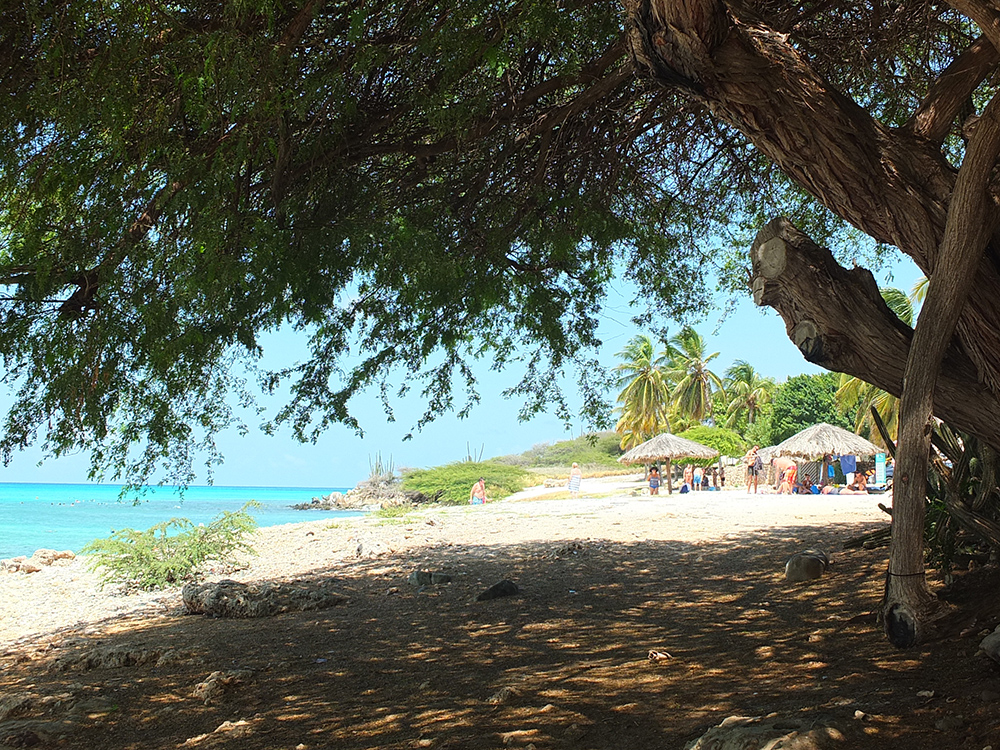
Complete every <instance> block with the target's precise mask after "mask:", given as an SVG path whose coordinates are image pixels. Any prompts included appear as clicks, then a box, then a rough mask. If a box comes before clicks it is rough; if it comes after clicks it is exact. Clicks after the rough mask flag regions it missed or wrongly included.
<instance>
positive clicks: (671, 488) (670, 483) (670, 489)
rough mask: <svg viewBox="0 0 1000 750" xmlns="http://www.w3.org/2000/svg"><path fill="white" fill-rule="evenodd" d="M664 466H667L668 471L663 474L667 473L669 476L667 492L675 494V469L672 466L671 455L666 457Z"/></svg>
mask: <svg viewBox="0 0 1000 750" xmlns="http://www.w3.org/2000/svg"><path fill="white" fill-rule="evenodd" d="M664 466H665V467H666V471H664V472H663V474H664V475H666V477H667V494H668V495H673V494H674V481H673V477H672V476H671V475H672V474H673V470H672V469H671V468H670V456H667V457H666V459H664Z"/></svg>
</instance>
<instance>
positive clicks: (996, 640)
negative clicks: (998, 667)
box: [979, 625, 1000, 662]
mask: <svg viewBox="0 0 1000 750" xmlns="http://www.w3.org/2000/svg"><path fill="white" fill-rule="evenodd" d="M979 650H980V651H982V652H983V653H984V654H986V655H987V656H988V657H990V658H991V659H992V660H993V661H996V662H1000V625H998V626H997V628H996V630H994V631H993V632H992V633H990V634H989V635H988V636H986V637H985V638H983V640H982V641H981V642H980V644H979Z"/></svg>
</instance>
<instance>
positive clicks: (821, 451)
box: [619, 422, 884, 460]
mask: <svg viewBox="0 0 1000 750" xmlns="http://www.w3.org/2000/svg"><path fill="white" fill-rule="evenodd" d="M882 452H884V451H883V449H882V448H879V447H878V446H877V445H875V443H873V442H871V441H870V440H866V439H865V438H863V437H861V436H860V435H856V434H854V433H853V432H851V431H850V430H845V429H844V428H843V427H835V426H834V425H832V424H827V423H826V422H820V423H819V424H817V425H813V426H812V427H807V428H806V429H804V430H802V431H801V432H797V433H795V434H794V435H792V436H791V437H790V438H788V439H787V440H784V441H782V442H780V443H778V444H777V445H775V446H772V447H770V448H766V449H764V450H762V451H761V454H766V455H767V456H769V457H777V456H791V457H793V458H808V459H818V458H822V457H823V456H824V455H825V454H827V453H832V454H838V455H846V456H874V455H875V454H877V453H882ZM619 460H620V459H619Z"/></svg>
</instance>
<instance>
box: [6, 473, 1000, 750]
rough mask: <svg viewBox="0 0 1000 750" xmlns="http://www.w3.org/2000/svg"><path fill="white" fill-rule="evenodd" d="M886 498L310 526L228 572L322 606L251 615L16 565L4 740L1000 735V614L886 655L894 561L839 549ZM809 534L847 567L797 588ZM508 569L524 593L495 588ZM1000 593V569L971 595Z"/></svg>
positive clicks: (80, 570)
mask: <svg viewBox="0 0 1000 750" xmlns="http://www.w3.org/2000/svg"><path fill="white" fill-rule="evenodd" d="M880 502H882V503H886V504H887V503H888V498H887V497H886V496H885V495H866V496H862V495H851V496H830V495H806V496H798V495H795V496H789V495H774V494H764V493H761V494H757V495H747V494H746V493H745V492H742V491H739V490H729V491H722V492H704V493H689V494H684V495H680V494H674V495H671V496H668V495H660V496H658V497H650V496H649V495H648V491H644V487H643V484H642V482H641V480H640V479H639V478H638V477H633V478H628V479H622V478H620V477H619V478H613V479H603V480H596V479H589V480H585V481H584V484H583V487H582V491H581V496H580V497H579V498H573V499H570V498H569V497H568V496H567V493H566V491H565V490H564V489H563V488H561V487H560V488H557V489H549V490H546V489H544V488H532V489H530V490H527V491H524V492H522V493H519V494H518V495H515V496H512V497H510V498H508V499H506V500H503V501H500V502H495V503H489V504H487V505H485V506H467V505H466V506H460V507H444V508H440V507H428V508H422V509H417V510H414V511H413V512H412V513H408V514H407V515H405V516H403V517H377V516H367V517H362V518H349V519H342V520H339V521H336V522H331V521H330V520H329V519H323V520H315V521H308V520H307V521H304V522H302V523H295V524H290V525H287V526H279V527H272V528H267V529H263V530H260V531H259V533H257V534H256V536H255V539H254V543H255V546H256V548H257V550H258V552H259V554H258V555H257V556H255V557H253V558H251V559H249V560H248V561H247V564H246V566H245V567H243V568H242V569H240V570H237V571H234V572H227V571H215V572H214V573H212V574H211V575H210V579H211V578H214V579H220V578H231V579H236V580H238V581H245V582H248V583H250V582H267V583H268V585H269V586H270V584H271V582H274V583H277V584H282V586H278V587H277V588H282V590H289V591H297V592H301V593H302V594H303V595H304V598H303V599H300V600H299V601H300V602H310V601H319V600H322V601H323V602H324V604H323V606H322V607H309V606H300V607H297V608H296V607H289V608H288V609H279V610H278V611H272V612H270V613H268V614H266V616H261V617H250V618H246V619H243V618H231V617H218V618H215V617H206V616H201V615H186V614H185V613H184V610H183V607H182V602H181V597H180V592H179V589H173V590H169V591H163V592H155V593H145V594H124V593H123V592H120V591H117V590H115V589H101V588H100V586H99V585H98V580H97V578H96V576H95V575H94V573H93V572H92V571H89V570H87V568H86V565H85V561H83V560H79V559H77V560H73V561H72V562H69V563H62V562H57V563H56V564H55V565H53V566H51V567H47V568H45V569H44V570H42V571H41V572H38V573H31V574H6V575H0V623H2V625H0V628H2V630H0V656H2V657H3V658H0V694H2V695H4V696H6V697H5V700H4V702H2V703H0V745H5V746H6V745H10V746H15V747H29V746H40V747H67V748H87V750H149V748H161V747H162V748H177V747H185V748H187V747H194V748H206V749H215V748H230V747H233V748H235V747H238V748H240V750H274V749H275V748H289V749H291V748H297V749H298V750H312V748H326V747H336V748H338V750H376V749H377V750H413V749H414V748H439V749H440V750H445V749H447V750H465V748H480V747H481V748H498V749H499V748H504V749H507V748H521V749H522V750H529V749H530V748H534V750H581V749H582V750H618V749H619V748H622V747H637V748H647V747H649V748H654V747H655V748H659V747H662V748H684V747H686V746H687V745H688V744H689V743H691V742H692V741H694V740H695V739H697V738H698V737H702V736H704V735H705V733H706V732H707V731H710V729H711V728H712V727H716V726H718V725H720V724H721V723H722V722H723V721H724V720H726V719H727V717H731V716H744V717H754V716H758V717H767V716H771V717H775V718H774V722H775V724H774V727H773V728H774V729H775V730H776V731H779V730H780V731H779V733H780V732H786V733H787V732H788V731H789V728H790V727H791V728H793V730H792V731H797V730H794V727H801V728H803V731H808V732H811V731H812V729H809V728H810V727H813V728H815V727H822V728H824V729H822V731H823V732H827V731H828V732H829V733H832V734H830V735H829V736H831V737H832V736H834V735H835V736H836V737H840V738H842V741H840V742H837V743H835V744H833V745H829V747H851V748H858V749H863V750H868V749H869V748H870V749H871V750H884V748H896V747H906V748H912V749H913V750H938V749H939V748H941V747H968V748H972V749H973V750H982V748H984V747H986V746H988V745H991V743H992V746H996V744H995V742H993V741H994V740H995V738H996V736H997V734H996V732H997V731H1000V729H998V728H1000V691H997V690H996V665H995V663H993V662H992V661H991V660H990V659H989V658H988V657H986V656H983V655H982V654H981V653H980V652H979V650H978V643H979V641H980V640H981V639H982V637H983V636H984V634H988V633H989V632H990V631H991V629H992V628H993V627H994V626H995V625H996V624H997V623H998V622H1000V614H998V613H993V611H992V610H990V611H978V612H975V613H971V614H970V616H975V617H976V618H977V619H975V620H972V621H970V622H964V621H963V622H962V623H961V626H960V628H959V630H960V631H961V632H958V631H955V632H954V634H953V637H951V638H948V639H946V640H944V641H940V642H936V643H933V644H929V645H928V646H927V647H926V648H921V649H915V650H910V651H897V650H894V649H893V648H892V647H891V646H889V644H888V643H887V641H886V640H885V637H884V635H883V634H882V633H881V628H880V625H879V623H878V621H877V617H876V612H877V610H878V607H879V600H880V597H881V593H882V591H883V588H884V585H885V571H886V559H887V550H886V549H885V548H872V549H869V548H855V547H852V548H850V549H844V547H843V543H844V542H845V541H846V540H848V539H851V538H853V537H855V536H857V535H858V534H860V533H862V532H864V531H868V530H873V529H884V528H886V526H887V524H886V521H887V516H886V515H885V513H883V512H882V511H881V510H880V509H879V507H878V504H879V503H880ZM304 513H305V514H306V515H304V518H308V517H309V516H308V511H304ZM811 548H816V549H822V550H824V551H825V552H826V553H827V554H828V555H829V556H830V557H831V558H832V560H831V564H830V566H829V568H828V569H826V570H825V571H824V572H823V573H822V575H821V577H820V578H819V579H814V580H810V581H807V582H792V581H788V580H786V577H785V575H784V566H785V562H786V560H788V558H789V557H790V556H791V555H793V554H795V553H796V552H801V551H803V550H805V549H811ZM420 571H423V572H430V573H435V572H436V573H443V574H445V576H444V577H445V578H446V579H447V582H443V583H442V582H439V583H434V582H433V581H432V582H431V585H427V584H426V581H423V582H421V581H420V580H419V577H414V576H413V575H412V574H413V573H414V572H420ZM989 571H990V568H989V567H985V568H981V569H979V570H977V571H976V573H977V574H978V573H980V572H982V573H985V574H988V573H989ZM931 575H932V577H933V573H932V574H931ZM969 577H970V578H974V577H975V576H973V575H972V574H970V575H969ZM504 580H506V581H510V582H514V591H513V593H512V595H509V596H504V597H502V598H489V599H484V598H483V597H482V596H481V595H482V594H483V593H484V592H485V591H486V590H487V589H491V588H493V587H494V585H495V584H498V583H500V582H501V581H504ZM935 585H939V583H937V582H935ZM509 588H510V587H507V589H509ZM994 590H995V584H994V583H993V579H991V578H988V577H987V578H985V579H982V586H981V587H979V588H970V589H967V592H968V593H967V598H968V597H973V598H974V599H976V600H977V601H979V600H984V601H987V600H989V599H990V597H989V596H988V595H987V594H986V593H984V592H988V591H994ZM508 593H510V592H509V591H508ZM779 725H780V726H779ZM817 731H820V730H817ZM809 746H810V747H820V746H822V747H827V746H828V745H814V744H811V745H809Z"/></svg>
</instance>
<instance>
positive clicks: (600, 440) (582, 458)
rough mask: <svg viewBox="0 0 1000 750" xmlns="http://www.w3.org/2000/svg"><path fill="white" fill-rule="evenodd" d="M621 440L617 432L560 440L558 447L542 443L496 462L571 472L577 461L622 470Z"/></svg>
mask: <svg viewBox="0 0 1000 750" xmlns="http://www.w3.org/2000/svg"><path fill="white" fill-rule="evenodd" d="M620 440H621V436H620V435H618V434H617V433H615V432H601V433H597V434H596V435H583V436H581V437H578V438H576V439H574V440H560V441H559V442H557V443H554V444H551V445H550V444H548V443H540V444H539V445H535V446H532V448H531V450H528V451H525V452H524V453H519V454H515V455H511V456H501V457H500V458H495V459H493V460H494V461H495V462H497V463H504V464H513V465H516V466H525V467H530V466H565V467H566V468H567V471H568V470H569V467H570V465H571V464H572V463H573V462H574V461H575V462H576V463H578V464H580V465H581V466H591V467H602V468H606V469H610V468H616V469H617V468H621V464H619V463H618V457H619V456H620V455H621V454H622V450H621V448H620V447H619V442H620Z"/></svg>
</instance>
